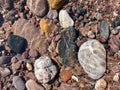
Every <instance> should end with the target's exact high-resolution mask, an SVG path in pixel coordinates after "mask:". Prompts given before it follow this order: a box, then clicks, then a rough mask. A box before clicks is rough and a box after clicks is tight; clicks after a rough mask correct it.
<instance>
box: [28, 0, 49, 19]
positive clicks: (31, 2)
mask: <svg viewBox="0 0 120 90" xmlns="http://www.w3.org/2000/svg"><path fill="white" fill-rule="evenodd" d="M27 5H28V7H29V9H30V10H31V11H32V12H33V13H34V14H35V15H37V16H40V17H43V16H44V15H46V13H47V10H48V4H47V0H27Z"/></svg>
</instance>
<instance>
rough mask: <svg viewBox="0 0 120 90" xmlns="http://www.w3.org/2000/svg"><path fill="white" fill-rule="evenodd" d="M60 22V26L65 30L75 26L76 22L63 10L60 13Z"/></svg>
mask: <svg viewBox="0 0 120 90" xmlns="http://www.w3.org/2000/svg"><path fill="white" fill-rule="evenodd" d="M59 21H60V25H61V26H62V27H63V28H68V27H70V26H73V25H74V21H73V20H72V18H71V17H70V15H69V14H68V13H67V11H66V10H61V11H60V12H59Z"/></svg>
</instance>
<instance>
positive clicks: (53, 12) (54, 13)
mask: <svg viewBox="0 0 120 90" xmlns="http://www.w3.org/2000/svg"><path fill="white" fill-rule="evenodd" d="M47 17H48V18H49V19H56V18H57V17H58V12H57V10H49V12H48V14H47Z"/></svg>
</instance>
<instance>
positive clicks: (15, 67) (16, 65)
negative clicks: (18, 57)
mask: <svg viewBox="0 0 120 90" xmlns="http://www.w3.org/2000/svg"><path fill="white" fill-rule="evenodd" d="M21 64H22V61H18V62H16V63H12V70H18V69H20V66H21Z"/></svg>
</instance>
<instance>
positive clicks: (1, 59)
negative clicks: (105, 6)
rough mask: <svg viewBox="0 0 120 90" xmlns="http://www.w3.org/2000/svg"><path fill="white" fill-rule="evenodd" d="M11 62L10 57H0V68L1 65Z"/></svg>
mask: <svg viewBox="0 0 120 90" xmlns="http://www.w3.org/2000/svg"><path fill="white" fill-rule="evenodd" d="M10 62H11V57H10V56H1V57H0V66H1V65H3V64H8V63H10Z"/></svg>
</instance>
